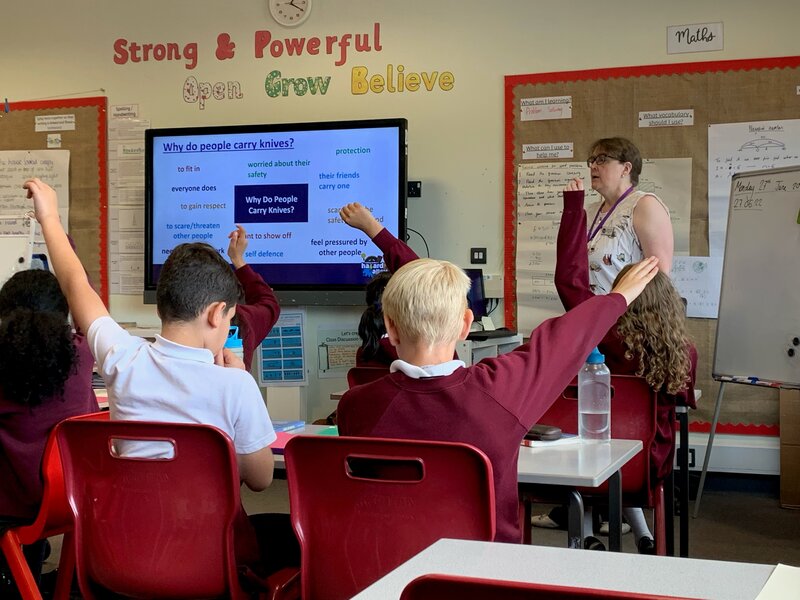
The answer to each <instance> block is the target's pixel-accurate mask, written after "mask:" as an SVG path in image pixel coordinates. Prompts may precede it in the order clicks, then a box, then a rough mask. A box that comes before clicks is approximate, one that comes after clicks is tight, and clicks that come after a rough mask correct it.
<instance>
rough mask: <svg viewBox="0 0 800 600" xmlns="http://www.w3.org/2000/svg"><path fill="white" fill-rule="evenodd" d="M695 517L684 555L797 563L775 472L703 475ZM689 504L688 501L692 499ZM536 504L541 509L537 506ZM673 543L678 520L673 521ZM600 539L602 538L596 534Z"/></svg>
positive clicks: (267, 496)
mask: <svg viewBox="0 0 800 600" xmlns="http://www.w3.org/2000/svg"><path fill="white" fill-rule="evenodd" d="M706 484H707V485H706V490H705V492H704V493H703V498H702V502H701V507H700V514H699V516H698V518H697V519H691V521H690V524H689V528H690V530H689V556H691V557H692V558H707V559H717V560H731V561H739V562H753V563H766V564H776V563H779V562H780V563H783V564H788V565H792V566H796V567H800V510H787V509H783V508H780V506H779V502H778V478H777V477H740V476H723V475H719V474H713V473H712V474H709V477H708V480H707V482H706ZM242 501H243V502H244V505H245V508H246V509H247V512H248V513H257V512H288V511H289V497H288V492H287V487H286V481H285V480H282V479H276V480H275V481H274V482H273V484H272V486H271V487H270V488H269V489H268V490H267V491H266V492H262V493H254V492H251V491H249V490H247V489H245V488H243V490H242ZM550 506H551V505H545V504H541V505H537V506H536V507H535V513H539V512H546V511H548V510H549V509H550ZM692 507H693V504H692ZM539 509H541V510H539ZM675 528H676V546H677V542H678V537H677V536H678V519H677V518H676V520H675ZM600 539H601V540H602V541H604V542H607V539H606V538H602V537H600ZM51 542H52V544H53V552H52V554H51V556H50V558H49V559H48V561H47V563H46V564H45V569H44V570H45V571H49V570H52V569H54V568H56V566H57V564H58V555H59V551H60V542H61V540H60V538H53V539H52V540H51ZM533 542H534V543H535V544H542V545H545V546H563V545H565V544H566V533H565V532H563V531H557V530H551V529H539V528H534V529H533ZM622 546H623V551H624V552H635V551H636V549H635V541H634V539H633V535H632V534H628V535H624V536H622Z"/></svg>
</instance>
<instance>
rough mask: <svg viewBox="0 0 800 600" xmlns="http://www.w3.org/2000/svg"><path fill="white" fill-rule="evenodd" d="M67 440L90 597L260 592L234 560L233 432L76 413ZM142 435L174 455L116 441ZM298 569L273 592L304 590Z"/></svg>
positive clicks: (69, 486) (79, 552)
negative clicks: (126, 453) (133, 450)
mask: <svg viewBox="0 0 800 600" xmlns="http://www.w3.org/2000/svg"><path fill="white" fill-rule="evenodd" d="M57 439H58V444H59V447H60V449H61V454H62V459H63V465H64V480H65V484H66V486H65V487H66V493H67V498H68V499H69V504H70V507H71V509H72V513H73V515H74V518H75V548H76V556H75V568H76V571H77V575H78V583H79V585H80V588H81V593H82V594H83V596H84V598H86V599H88V600H91V599H93V598H96V597H98V596H103V595H105V594H106V593H107V592H109V591H110V592H113V593H117V594H122V595H124V596H130V597H135V598H212V597H226V598H234V599H244V598H250V597H251V596H250V594H248V593H246V592H245V591H244V590H243V588H242V587H241V585H240V582H239V578H238V574H237V565H236V561H235V558H234V540H233V523H234V519H235V517H236V515H237V513H238V511H239V510H240V506H241V502H240V498H239V486H240V483H239V472H238V468H237V464H236V455H235V453H234V450H233V444H232V442H231V440H230V438H229V437H228V436H227V435H226V434H225V433H223V432H222V431H220V430H219V429H216V428H214V427H211V426H209V425H197V424H176V423H149V422H133V421H110V422H105V423H104V422H92V421H67V422H65V423H64V424H63V425H62V426H61V427H60V428H59V430H58V433H57ZM133 440H136V443H137V444H141V443H142V441H144V442H145V443H160V444H169V445H171V446H172V447H173V449H174V450H173V456H172V457H171V458H155V459H147V458H133V457H123V456H120V455H119V454H118V453H117V451H116V450H115V447H116V445H118V443H119V442H120V441H124V442H125V443H131V441H133ZM290 571H293V572H290ZM292 575H295V576H296V575H297V572H296V570H289V569H285V570H283V571H280V572H279V573H277V574H275V575H274V576H272V577H271V578H270V580H268V581H267V582H265V585H266V586H267V589H266V591H267V592H268V593H269V594H270V597H273V598H274V597H278V595H281V597H283V596H285V595H290V594H295V596H293V597H296V595H297V594H296V591H297V590H296V588H295V589H292V588H291V582H292ZM295 579H298V578H297V577H295Z"/></svg>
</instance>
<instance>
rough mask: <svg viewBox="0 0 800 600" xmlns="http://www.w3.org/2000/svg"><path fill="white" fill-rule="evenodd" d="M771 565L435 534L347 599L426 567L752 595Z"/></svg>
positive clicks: (391, 586) (394, 587)
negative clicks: (418, 550) (424, 545)
mask: <svg viewBox="0 0 800 600" xmlns="http://www.w3.org/2000/svg"><path fill="white" fill-rule="evenodd" d="M773 569H774V567H773V566H772V565H761V564H748V563H734V562H725V561H717V560H699V559H691V558H673V557H669V556H644V555H639V554H622V553H619V552H579V551H575V550H570V549H567V548H551V547H547V546H526V545H522V544H500V543H494V542H471V541H465V540H449V539H443V540H439V541H438V542H436V543H435V544H433V545H432V546H430V547H429V548H427V549H425V550H423V551H422V552H421V553H419V554H418V555H417V556H415V557H414V558H412V559H411V560H409V561H408V562H406V563H404V564H402V565H400V566H399V567H398V568H397V569H395V570H394V571H392V572H391V573H389V574H388V575H386V576H385V577H383V578H382V579H380V580H379V581H377V582H376V583H374V584H372V585H371V586H370V587H368V588H367V589H365V590H364V591H363V592H361V593H360V594H358V595H357V596H355V598H354V600H372V599H374V600H379V599H380V600H387V599H391V598H399V597H400V593H401V592H402V591H403V588H404V587H405V586H406V585H407V584H408V583H409V582H410V581H412V580H413V579H415V578H417V577H419V576H420V575H425V574H427V573H443V574H447V575H464V576H471V577H484V578H487V579H502V580H507V581H526V582H536V583H546V584H550V585H570V586H576V587H588V588H596V589H606V590H619V591H625V592H638V593H649V594H660V595H664V596H683V597H689V598H726V599H728V600H752V599H754V598H755V597H756V596H758V594H759V592H760V591H761V588H762V587H764V584H765V583H766V581H767V579H768V578H769V576H770V574H771V573H772V571H773Z"/></svg>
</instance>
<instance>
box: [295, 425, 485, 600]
mask: <svg viewBox="0 0 800 600" xmlns="http://www.w3.org/2000/svg"><path fill="white" fill-rule="evenodd" d="M284 456H285V459H286V475H287V480H288V484H289V506H290V509H291V511H290V512H291V516H292V525H293V526H294V530H295V533H296V534H297V538H298V540H299V542H300V548H301V555H302V559H301V560H302V565H301V577H302V584H301V588H302V591H303V598H304V600H319V599H325V600H338V599H340V598H341V599H343V598H350V597H352V596H354V595H355V594H357V593H358V592H360V591H361V590H362V589H364V588H365V587H367V586H368V585H370V584H372V583H373V582H375V581H377V580H378V579H380V578H381V577H382V576H383V575H385V574H386V573H388V572H389V571H391V570H392V569H394V568H395V567H397V566H398V565H400V564H402V563H403V562H405V561H406V560H408V559H409V558H411V557H412V556H414V555H415V554H417V553H419V552H420V551H421V550H423V549H424V548H426V547H428V546H430V545H431V544H432V543H434V542H435V541H437V540H439V539H440V538H443V537H448V538H460V539H468V540H484V541H490V540H492V539H493V538H494V534H495V506H494V504H495V500H494V484H493V481H492V466H491V463H490V462H489V459H488V458H487V457H486V455H485V454H484V453H483V452H481V451H480V450H478V449H477V448H475V447H473V446H470V445H467V444H460V443H451V442H432V441H419V440H395V439H381V438H357V437H327V436H319V437H315V436H302V435H298V436H295V437H293V438H292V439H291V440H290V441H289V443H288V444H287V445H286V450H285V454H284Z"/></svg>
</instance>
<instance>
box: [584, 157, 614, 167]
mask: <svg viewBox="0 0 800 600" xmlns="http://www.w3.org/2000/svg"><path fill="white" fill-rule="evenodd" d="M610 160H620V159H619V158H617V157H616V156H609V155H608V154H596V155H594V156H590V157H589V158H587V159H586V166H588V167H590V168H591V166H592V165H593V164H595V163H597V166H598V167H599V166H601V165H604V164H606V163H607V162H608V161H610Z"/></svg>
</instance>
